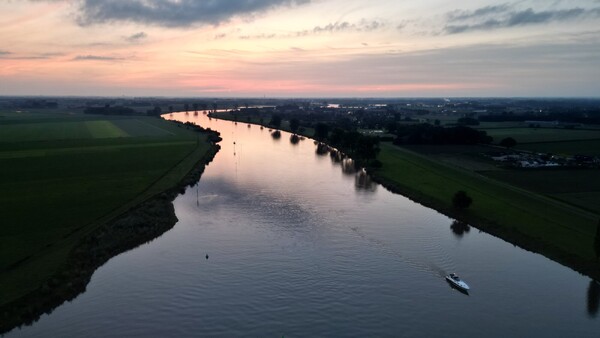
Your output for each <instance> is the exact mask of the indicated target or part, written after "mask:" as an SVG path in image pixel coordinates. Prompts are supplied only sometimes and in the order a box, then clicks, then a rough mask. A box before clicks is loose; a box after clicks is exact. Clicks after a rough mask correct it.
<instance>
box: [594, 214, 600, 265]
mask: <svg viewBox="0 0 600 338" xmlns="http://www.w3.org/2000/svg"><path fill="white" fill-rule="evenodd" d="M594 252H595V253H596V258H597V259H600V221H598V226H597V227H596V237H595V238H594Z"/></svg>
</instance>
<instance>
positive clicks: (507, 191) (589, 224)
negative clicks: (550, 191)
mask: <svg viewBox="0 0 600 338" xmlns="http://www.w3.org/2000/svg"><path fill="white" fill-rule="evenodd" d="M378 158H379V160H380V161H381V162H382V163H383V168H382V169H380V170H378V171H377V175H378V176H380V177H382V178H383V179H384V180H385V181H387V182H392V183H393V184H395V185H398V186H399V187H401V188H402V190H403V191H404V193H406V195H408V196H409V197H412V198H414V199H416V200H418V201H421V202H423V203H424V204H426V205H429V206H431V207H434V208H436V209H438V210H441V211H452V207H451V198H452V196H453V195H454V193H455V192H456V191H458V190H465V191H467V193H468V194H469V195H470V196H471V197H472V198H473V201H474V202H473V205H472V206H471V207H470V208H469V209H468V211H467V213H466V216H467V217H468V218H469V219H472V220H480V221H481V222H490V223H493V224H494V226H499V227H501V228H503V229H505V230H508V231H510V232H515V231H516V232H518V233H520V234H523V235H525V236H527V237H528V238H531V239H534V240H535V241H536V242H537V243H538V244H539V245H542V246H543V245H546V246H552V247H556V248H558V249H559V250H561V251H562V252H564V253H567V254H568V255H572V256H576V257H579V258H581V259H584V260H589V259H592V258H593V255H594V253H593V247H592V244H593V238H594V235H595V231H596V223H597V221H598V216H597V214H594V213H590V212H587V211H585V210H581V209H580V208H576V207H573V206H571V205H569V204H567V203H563V202H561V201H556V200H554V199H552V198H549V197H546V196H543V195H539V194H536V193H533V192H530V191H527V190H524V189H521V188H517V187H515V186H512V185H509V184H505V183H502V182H498V181H496V180H492V179H489V178H487V177H484V176H482V175H479V174H477V173H476V172H473V171H470V170H463V169H461V168H457V167H455V166H449V165H446V164H444V163H441V162H439V161H437V160H432V159H429V158H427V156H424V155H421V154H418V153H416V152H414V151H410V150H408V149H404V148H400V147H396V146H393V145H391V144H388V143H384V144H382V145H381V153H380V154H379V157H378ZM474 225H476V226H477V225H478V224H474Z"/></svg>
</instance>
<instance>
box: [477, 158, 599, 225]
mask: <svg viewBox="0 0 600 338" xmlns="http://www.w3.org/2000/svg"><path fill="white" fill-rule="evenodd" d="M481 173H482V174H484V175H485V176H488V177H491V178H494V179H496V180H499V181H502V182H507V183H509V184H512V185H515V186H517V187H522V188H525V189H527V190H530V191H534V192H537V193H540V194H544V195H547V196H551V197H553V198H556V199H559V200H562V201H564V202H567V203H570V204H573V205H575V206H578V207H581V208H584V209H587V210H589V211H592V212H595V213H597V214H598V215H600V203H599V202H600V170H597V169H532V170H527V169H520V170H496V171H485V172H481Z"/></svg>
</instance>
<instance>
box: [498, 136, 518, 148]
mask: <svg viewBox="0 0 600 338" xmlns="http://www.w3.org/2000/svg"><path fill="white" fill-rule="evenodd" d="M500 145H501V146H503V147H506V148H512V147H514V146H516V145H517V141H516V140H515V139H514V138H512V137H507V138H504V139H502V141H500Z"/></svg>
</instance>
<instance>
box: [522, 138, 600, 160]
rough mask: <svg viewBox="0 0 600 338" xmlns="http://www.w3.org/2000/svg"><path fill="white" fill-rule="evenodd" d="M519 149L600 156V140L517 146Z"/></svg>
mask: <svg viewBox="0 0 600 338" xmlns="http://www.w3.org/2000/svg"><path fill="white" fill-rule="evenodd" d="M516 148H517V149H519V150H527V151H534V152H541V153H552V154H563V155H576V154H580V155H588V156H600V139H599V140H583V141H562V142H560V141H559V142H538V143H525V144H517V147H516Z"/></svg>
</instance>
